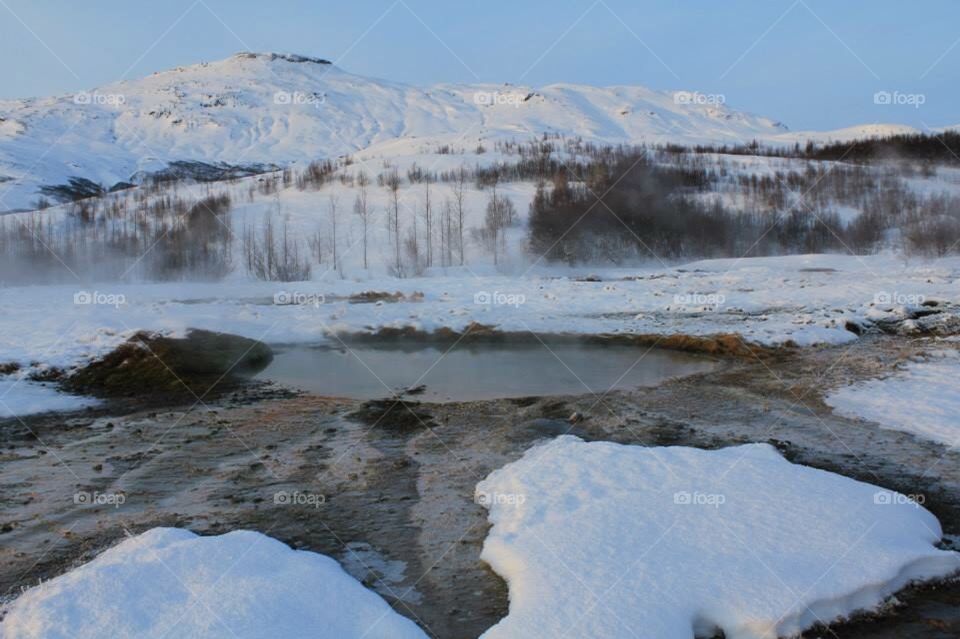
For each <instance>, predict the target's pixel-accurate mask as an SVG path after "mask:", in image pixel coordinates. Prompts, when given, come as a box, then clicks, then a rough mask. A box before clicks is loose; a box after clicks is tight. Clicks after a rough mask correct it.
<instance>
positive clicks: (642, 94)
mask: <svg viewBox="0 0 960 639" xmlns="http://www.w3.org/2000/svg"><path fill="white" fill-rule="evenodd" d="M720 102H722V99H719V98H717V97H716V96H708V95H703V94H699V93H690V92H678V93H670V92H659V91H653V90H650V89H646V88H643V87H639V86H632V87H627V86H621V87H607V88H596V87H590V86H577V85H570V84H556V85H551V86H547V87H543V88H533V87H526V86H513V85H493V84H490V85H473V86H464V85H438V86H433V87H429V88H418V87H413V86H408V85H404V84H400V83H397V82H390V81H385V80H377V79H372V78H365V77H361V76H357V75H353V74H350V73H347V72H345V71H343V70H341V69H339V68H338V67H336V66H334V65H332V64H330V63H329V62H327V61H324V60H319V59H315V58H307V57H303V56H293V55H281V54H271V53H267V54H253V53H241V54H237V55H235V56H233V57H231V58H228V59H226V60H222V61H219V62H212V63H204V64H198V65H194V66H189V67H181V68H177V69H173V70H170V71H165V72H161V73H156V74H153V75H152V76H149V77H147V78H142V79H138V80H131V81H125V82H118V83H116V84H112V85H107V86H103V87H99V88H97V89H95V90H91V91H89V92H82V93H79V94H73V95H62V96H57V97H49V98H35V99H26V100H12V101H10V100H8V101H0V183H4V184H3V185H2V186H0V211H3V210H9V209H16V208H23V207H29V206H30V204H31V203H32V202H33V201H35V200H36V198H37V193H38V188H39V187H40V186H41V185H44V184H46V185H51V184H62V183H65V182H66V181H67V179H68V178H70V177H73V176H79V177H83V178H87V179H90V180H93V181H94V182H97V183H101V184H103V185H105V186H108V187H109V186H111V185H114V184H116V183H118V182H122V181H130V180H134V181H135V176H136V175H137V174H141V172H151V171H156V170H159V169H162V168H165V167H166V166H167V163H168V162H170V161H174V160H196V161H204V162H225V163H229V164H231V165H238V164H255V163H261V164H275V165H285V164H287V163H290V162H297V161H300V162H303V161H309V160H314V159H320V158H331V157H336V156H339V155H343V154H348V153H356V152H358V151H361V150H363V149H367V148H369V147H371V146H373V145H383V144H385V143H389V148H390V149H391V153H401V154H402V153H403V152H404V149H405V148H406V149H409V150H408V152H409V153H416V152H422V149H423V148H424V146H425V145H427V146H437V147H439V146H441V145H446V144H449V145H451V146H453V147H454V148H466V149H473V148H475V147H476V146H477V144H478V143H479V142H481V141H482V142H485V143H486V142H489V141H491V140H494V139H504V138H507V139H511V138H512V139H517V140H527V139H529V138H530V137H531V136H534V135H540V134H542V133H544V132H560V133H563V134H564V135H567V136H582V137H583V138H585V139H590V140H595V141H600V142H609V143H622V142H630V143H642V142H648V143H659V142H666V141H672V142H678V143H699V142H728V143H739V142H745V141H749V140H752V139H754V138H759V139H772V138H776V137H777V136H780V135H783V134H784V133H785V132H786V127H784V126H783V125H782V124H780V123H778V122H775V121H773V120H770V119H767V118H763V117H758V116H754V115H749V114H746V113H742V112H738V111H734V110H732V109H730V108H728V107H726V106H725V105H724V104H722V103H720Z"/></svg>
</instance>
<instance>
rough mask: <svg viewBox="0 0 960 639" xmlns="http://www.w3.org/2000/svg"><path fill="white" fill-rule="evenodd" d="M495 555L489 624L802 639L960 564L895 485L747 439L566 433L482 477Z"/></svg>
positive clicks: (676, 638) (526, 633) (522, 633)
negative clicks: (796, 638) (496, 609)
mask: <svg viewBox="0 0 960 639" xmlns="http://www.w3.org/2000/svg"><path fill="white" fill-rule="evenodd" d="M477 498H478V501H480V503H483V504H484V505H486V506H487V507H488V508H489V509H490V521H491V523H492V524H493V528H492V530H491V532H490V534H489V536H488V537H487V539H486V541H485V543H484V550H483V555H482V557H483V559H484V560H486V561H487V562H488V563H490V565H491V566H492V568H493V569H494V570H495V571H496V572H497V573H499V574H500V575H502V576H503V577H504V578H505V579H506V580H507V581H508V583H509V584H510V613H509V615H508V616H507V617H506V618H505V619H503V621H501V622H500V623H498V624H497V625H496V626H494V627H493V628H491V629H490V631H489V632H487V633H486V634H485V635H484V637H485V638H487V639H494V638H499V637H503V638H514V637H531V636H550V637H558V638H559V637H586V636H589V637H593V638H595V639H603V638H606V637H625V636H641V637H657V638H658V639H690V637H692V636H693V635H694V633H696V634H697V636H713V633H716V632H718V631H722V632H723V633H724V636H726V637H729V638H730V639H775V638H776V637H778V636H792V635H793V634H795V633H798V632H800V631H801V630H803V629H805V628H808V627H810V626H812V625H814V624H815V623H818V622H831V621H833V620H836V619H838V618H842V617H844V616H846V615H849V614H851V613H853V612H855V611H859V610H869V609H872V608H875V607H876V606H878V605H879V604H880V603H881V602H882V601H883V600H884V598H885V597H887V596H889V595H891V594H893V593H894V592H895V591H897V590H898V589H900V588H902V587H903V586H904V585H906V584H907V583H909V582H911V581H913V580H921V579H930V578H936V577H944V576H947V575H950V574H952V573H954V572H955V571H957V570H958V569H960V555H958V554H956V553H953V552H946V551H941V550H938V549H936V548H935V547H934V544H936V543H938V542H939V541H940V538H941V530H940V525H939V523H938V522H937V520H936V518H935V517H934V516H933V515H931V514H930V513H929V512H927V511H926V510H924V509H923V508H921V507H919V506H918V505H917V504H916V503H914V502H912V501H910V500H908V499H907V498H906V497H905V496H903V495H900V494H899V493H893V492H891V491H887V490H884V489H882V488H878V487H876V486H872V485H869V484H865V483H861V482H857V481H854V480H851V479H848V478H845V477H842V476H840V475H835V474H832V473H828V472H825V471H821V470H816V469H812V468H808V467H804V466H798V465H793V464H790V463H789V462H787V461H786V460H784V459H783V458H782V457H781V456H780V455H779V453H777V452H776V450H774V449H773V448H772V447H770V446H767V445H765V444H751V445H746V446H739V447H733V448H726V449H721V450H714V451H707V450H699V449H693V448H682V447H671V448H644V447H637V446H624V445H620V444H613V443H608V442H594V443H584V442H583V441H581V440H579V439H577V438H575V437H569V436H565V437H561V438H558V439H555V440H553V441H551V442H550V443H548V444H545V445H543V446H540V447H536V448H534V449H532V450H530V451H528V452H527V454H526V455H525V456H524V457H523V458H522V459H520V460H519V461H517V462H514V463H512V464H510V465H508V466H506V467H504V468H502V469H500V470H497V471H495V472H494V473H492V474H491V475H490V476H489V477H488V478H487V479H486V480H484V481H483V482H481V483H480V484H479V485H478V486H477Z"/></svg>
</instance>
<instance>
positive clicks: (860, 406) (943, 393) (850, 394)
mask: <svg viewBox="0 0 960 639" xmlns="http://www.w3.org/2000/svg"><path fill="white" fill-rule="evenodd" d="M958 379H960V351H956V350H943V351H936V352H934V353H931V354H930V355H929V356H928V357H925V358H923V359H919V360H918V361H914V362H910V363H909V364H907V365H906V366H905V367H904V368H903V370H901V371H899V372H897V373H896V374H893V375H891V376H889V377H886V378H884V379H875V380H869V381H866V382H862V383H859V384H855V385H852V386H847V387H843V388H840V389H838V390H836V391H834V392H833V393H831V394H830V395H828V396H827V398H826V403H827V404H829V405H830V406H832V407H833V408H834V409H835V410H836V411H837V412H838V413H840V414H841V415H844V416H846V417H854V418H861V419H866V420H869V421H872V422H876V423H878V424H880V425H881V426H883V427H884V428H891V429H894V430H900V431H904V432H907V433H913V434H915V435H918V436H919V437H923V438H925V439H930V440H933V441H936V442H940V443H942V444H944V445H945V446H948V447H954V446H956V445H958V444H960V386H958V383H957V380H958Z"/></svg>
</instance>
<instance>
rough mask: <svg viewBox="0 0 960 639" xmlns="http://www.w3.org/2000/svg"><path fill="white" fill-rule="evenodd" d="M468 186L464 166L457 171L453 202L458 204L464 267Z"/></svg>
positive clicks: (459, 247) (457, 211) (461, 257)
mask: <svg viewBox="0 0 960 639" xmlns="http://www.w3.org/2000/svg"><path fill="white" fill-rule="evenodd" d="M466 184H467V170H466V169H464V168H463V167H462V166H461V167H460V169H459V170H458V171H457V175H456V179H455V181H454V183H453V200H454V202H455V203H456V207H457V210H456V213H457V230H458V236H459V237H458V240H459V241H458V244H457V248H458V252H459V253H460V266H463V261H464V260H463V249H464V242H463V216H464V213H465V206H464V202H465V199H466V193H465V189H466Z"/></svg>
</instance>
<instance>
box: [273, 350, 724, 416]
mask: <svg viewBox="0 0 960 639" xmlns="http://www.w3.org/2000/svg"><path fill="white" fill-rule="evenodd" d="M715 366H716V363H715V362H713V361H712V360H710V359H707V358H704V357H701V356H696V355H691V354H688V353H678V352H675V351H669V350H664V349H656V348H654V349H650V348H646V347H638V346H624V345H599V344H570V343H563V344H550V345H543V344H522V345H518V344H471V345H457V346H454V347H453V348H450V347H449V346H442V345H427V344H423V345H416V346H412V347H411V346H409V345H405V346H397V345H383V344H376V345H370V344H362V345H350V346H349V347H340V348H332V347H289V348H277V349H275V357H274V360H273V362H272V363H271V364H270V365H269V366H268V367H267V368H266V369H265V370H263V371H262V372H261V373H259V374H258V375H257V379H264V380H270V381H274V382H277V383H280V384H283V385H285V386H289V387H292V388H297V389H300V390H304V391H308V392H312V393H317V394H320V395H328V396H335V397H350V398H356V399H373V398H380V397H385V396H389V395H391V394H393V393H402V392H404V391H407V390H409V389H411V388H414V387H418V386H423V387H424V388H423V389H421V391H420V392H419V393H413V394H411V396H414V395H415V396H416V397H418V398H421V399H423V400H425V401H433V402H444V401H474V400H484V399H495V398H502V397H528V396H534V395H536V396H546V395H575V394H587V395H589V394H596V395H601V394H603V393H606V392H607V391H610V390H617V389H627V388H636V387H639V386H655V385H657V384H659V383H661V382H663V381H665V380H667V379H670V378H673V377H682V376H685V375H691V374H695V373H702V372H706V371H709V370H711V369H713V368H714V367H715Z"/></svg>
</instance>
